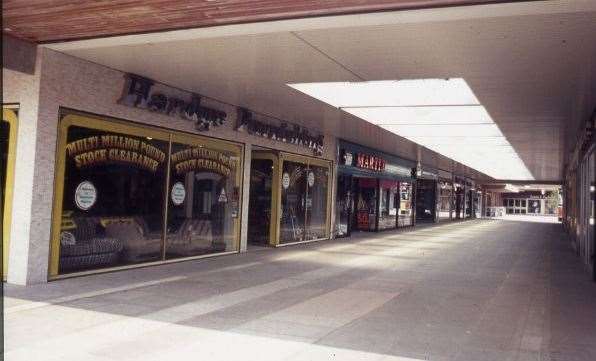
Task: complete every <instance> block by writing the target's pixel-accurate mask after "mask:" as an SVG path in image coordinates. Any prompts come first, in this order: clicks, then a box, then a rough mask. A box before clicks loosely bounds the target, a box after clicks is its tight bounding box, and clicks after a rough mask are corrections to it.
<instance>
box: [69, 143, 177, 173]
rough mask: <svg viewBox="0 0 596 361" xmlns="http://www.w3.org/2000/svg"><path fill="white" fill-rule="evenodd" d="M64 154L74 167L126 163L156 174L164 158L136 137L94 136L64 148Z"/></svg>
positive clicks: (151, 146)
mask: <svg viewBox="0 0 596 361" xmlns="http://www.w3.org/2000/svg"><path fill="white" fill-rule="evenodd" d="M66 154H67V155H68V156H69V157H70V158H72V159H73V160H74V162H75V166H76V167H77V168H79V169H80V168H86V167H91V166H96V165H101V164H114V163H126V164H131V165H134V166H136V167H138V168H141V169H145V170H149V171H151V172H155V171H156V170H157V167H158V166H159V165H160V164H161V163H162V162H163V161H164V160H165V159H166V154H165V153H164V152H163V151H161V150H160V149H159V148H157V147H155V146H153V145H151V144H149V143H147V142H143V141H141V140H139V139H136V138H131V137H124V136H119V135H96V136H92V137H87V138H83V139H79V140H75V141H73V142H70V143H68V144H67V145H66Z"/></svg>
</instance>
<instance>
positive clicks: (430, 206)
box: [416, 179, 437, 221]
mask: <svg viewBox="0 0 596 361" xmlns="http://www.w3.org/2000/svg"><path fill="white" fill-rule="evenodd" d="M416 187H417V188H416V219H417V220H421V221H422V220H424V221H435V216H436V210H437V198H436V193H437V192H436V188H437V183H436V181H434V180H428V179H419V180H418V182H417V184H416Z"/></svg>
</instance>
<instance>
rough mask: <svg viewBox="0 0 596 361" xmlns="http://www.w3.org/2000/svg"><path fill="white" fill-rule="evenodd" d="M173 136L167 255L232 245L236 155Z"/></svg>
mask: <svg viewBox="0 0 596 361" xmlns="http://www.w3.org/2000/svg"><path fill="white" fill-rule="evenodd" d="M175 138H177V137H175ZM187 138H188V137H187ZM175 140H176V141H174V142H172V154H171V157H170V171H171V173H170V174H171V175H170V197H168V204H169V207H168V228H167V237H166V258H178V257H189V256H196V255H201V254H207V253H217V252H226V251H234V250H236V248H237V247H236V246H237V245H236V237H235V228H234V224H235V221H236V220H237V219H238V217H239V208H238V204H239V193H240V189H239V187H238V185H237V184H236V171H237V165H238V159H237V157H236V156H235V154H233V153H231V152H225V151H221V150H217V149H212V148H210V147H206V146H203V145H202V144H201V143H200V142H197V141H193V140H192V139H180V140H178V139H175Z"/></svg>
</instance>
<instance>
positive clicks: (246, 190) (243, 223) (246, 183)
mask: <svg viewBox="0 0 596 361" xmlns="http://www.w3.org/2000/svg"><path fill="white" fill-rule="evenodd" d="M251 160H252V145H251V144H245V146H244V168H243V169H242V189H243V190H242V209H241V211H240V215H241V218H240V252H246V249H247V245H248V238H247V236H248V203H249V200H250V162H251Z"/></svg>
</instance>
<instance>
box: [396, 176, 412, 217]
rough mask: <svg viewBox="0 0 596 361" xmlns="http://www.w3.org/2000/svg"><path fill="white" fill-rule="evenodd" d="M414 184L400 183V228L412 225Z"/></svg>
mask: <svg viewBox="0 0 596 361" xmlns="http://www.w3.org/2000/svg"><path fill="white" fill-rule="evenodd" d="M412 222H413V220H412V183H410V182H400V183H399V215H398V218H397V225H398V227H406V226H411V225H412Z"/></svg>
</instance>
